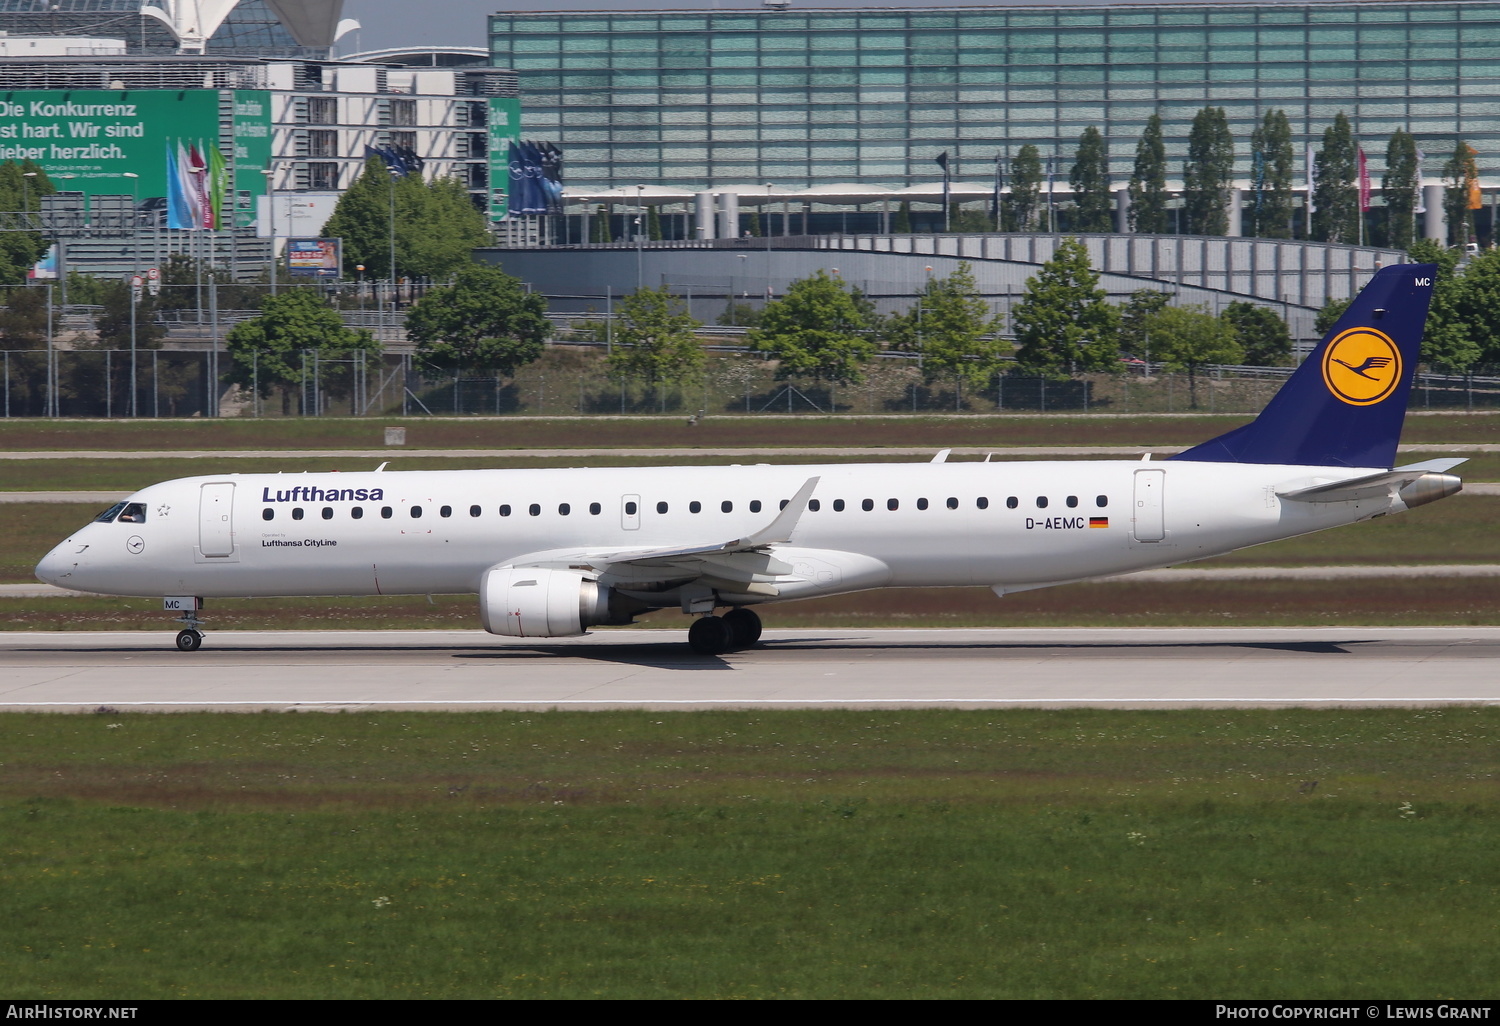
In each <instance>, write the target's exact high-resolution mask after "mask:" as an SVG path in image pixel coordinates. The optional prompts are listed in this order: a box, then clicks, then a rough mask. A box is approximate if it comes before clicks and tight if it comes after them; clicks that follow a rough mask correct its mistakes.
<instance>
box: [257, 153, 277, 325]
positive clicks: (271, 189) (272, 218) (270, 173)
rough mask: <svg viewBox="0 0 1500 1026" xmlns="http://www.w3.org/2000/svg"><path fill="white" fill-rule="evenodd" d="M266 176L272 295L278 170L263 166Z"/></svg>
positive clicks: (274, 293) (268, 259) (267, 227)
mask: <svg viewBox="0 0 1500 1026" xmlns="http://www.w3.org/2000/svg"><path fill="white" fill-rule="evenodd" d="M260 173H261V174H263V175H265V176H266V235H267V236H269V237H270V240H271V246H270V253H269V255H268V256H267V257H266V275H267V277H268V278H269V279H270V282H271V295H273V296H274V295H276V171H275V169H274V168H269V167H267V168H261V172H260Z"/></svg>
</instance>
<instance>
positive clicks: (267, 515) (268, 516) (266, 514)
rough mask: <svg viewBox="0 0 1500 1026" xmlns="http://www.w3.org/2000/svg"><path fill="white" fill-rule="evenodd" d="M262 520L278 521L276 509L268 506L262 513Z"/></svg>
mask: <svg viewBox="0 0 1500 1026" xmlns="http://www.w3.org/2000/svg"><path fill="white" fill-rule="evenodd" d="M260 518H261V519H262V520H275V519H276V511H275V510H274V509H272V508H271V507H270V506H267V507H266V508H265V509H263V510H261V511H260Z"/></svg>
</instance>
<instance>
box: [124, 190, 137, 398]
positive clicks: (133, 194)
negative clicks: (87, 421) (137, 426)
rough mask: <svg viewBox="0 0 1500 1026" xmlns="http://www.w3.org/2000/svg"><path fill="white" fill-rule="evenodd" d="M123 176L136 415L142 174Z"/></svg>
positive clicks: (132, 379) (131, 361) (131, 380)
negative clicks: (126, 185) (126, 191)
mask: <svg viewBox="0 0 1500 1026" xmlns="http://www.w3.org/2000/svg"><path fill="white" fill-rule="evenodd" d="M122 177H125V178H129V179H130V198H131V204H130V416H131V417H134V416H135V415H136V393H137V392H139V391H140V383H139V381H137V379H136V362H135V352H136V342H135V317H136V309H135V308H136V306H137V305H139V303H140V286H139V285H138V284H137V282H139V281H140V280H141V254H140V248H139V247H138V246H136V232H135V227H136V226H135V220H136V217H137V216H139V214H140V209H141V182H140V178H141V176H140V175H138V174H136V173H135V172H134V171H125V172H123V173H122Z"/></svg>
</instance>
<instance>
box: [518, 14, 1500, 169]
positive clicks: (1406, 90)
mask: <svg viewBox="0 0 1500 1026" xmlns="http://www.w3.org/2000/svg"><path fill="white" fill-rule="evenodd" d="M489 32H490V50H491V63H492V64H493V65H494V66H496V67H508V68H514V69H515V70H516V71H518V72H519V73H520V82H521V95H522V97H523V101H522V102H523V109H524V113H523V129H522V130H523V133H524V134H525V135H526V136H527V137H530V138H536V139H547V140H553V141H556V142H557V143H558V144H559V145H560V146H561V147H562V148H563V150H564V151H565V153H566V157H567V170H568V184H569V185H570V186H582V187H597V188H617V187H620V186H630V185H636V184H660V185H673V186H680V187H683V188H689V189H697V188H705V187H708V186H715V185H730V184H748V183H773V184H775V185H776V186H778V187H784V188H809V187H813V186H818V185H830V184H834V183H858V184H864V185H880V186H888V187H896V188H900V187H905V186H911V185H919V184H923V183H927V182H931V181H934V180H935V179H937V178H938V177H939V176H940V175H941V172H940V171H939V170H938V169H937V167H936V166H935V165H934V163H933V159H934V158H935V157H936V156H937V155H938V154H939V153H941V152H943V151H947V152H948V153H949V154H950V156H951V157H952V158H953V160H954V161H955V163H956V165H957V169H956V173H955V178H959V179H965V180H969V181H980V182H982V181H985V180H987V179H988V178H989V177H990V175H991V174H992V169H993V166H994V162H995V159H996V157H997V156H1001V157H1007V156H1011V155H1014V153H1015V152H1016V151H1017V150H1019V149H1020V147H1021V146H1022V145H1024V144H1026V143H1032V144H1034V145H1036V146H1037V147H1038V149H1040V150H1041V152H1042V154H1043V157H1044V158H1046V157H1048V156H1053V155H1055V156H1056V157H1057V159H1058V164H1057V166H1058V170H1059V174H1062V175H1066V172H1067V168H1068V167H1069V166H1070V165H1071V163H1072V160H1073V154H1074V151H1075V150H1076V148H1077V144H1078V137H1079V135H1080V134H1081V133H1082V132H1083V130H1084V128H1086V127H1088V126H1089V125H1094V126H1097V127H1098V128H1099V129H1100V131H1102V132H1103V133H1104V135H1105V137H1106V139H1107V140H1108V145H1109V154H1110V168H1111V172H1112V174H1113V176H1114V177H1115V179H1116V181H1117V183H1118V184H1123V183H1124V181H1125V180H1126V179H1127V178H1128V177H1129V174H1130V169H1131V164H1132V161H1133V158H1134V153H1135V145H1136V140H1137V138H1138V137H1139V136H1140V134H1141V132H1142V130H1143V129H1144V127H1145V124H1146V119H1147V118H1148V117H1149V116H1150V115H1151V114H1152V113H1153V112H1156V113H1160V114H1161V116H1162V118H1163V121H1164V127H1165V132H1166V145H1167V156H1168V161H1169V167H1171V168H1172V169H1173V176H1174V177H1175V174H1176V173H1177V172H1178V171H1179V170H1180V168H1181V161H1182V158H1183V157H1184V156H1185V154H1186V150H1187V134H1188V129H1189V127H1190V125H1191V122H1192V118H1193V115H1194V114H1195V113H1196V112H1197V111H1198V110H1199V109H1200V108H1202V107H1203V106H1205V105H1211V106H1214V107H1222V108H1224V109H1225V111H1226V113H1227V115H1228V118H1229V124H1230V128H1231V131H1232V132H1233V133H1234V136H1235V141H1236V150H1237V153H1238V155H1239V164H1240V174H1241V175H1242V176H1243V177H1246V178H1248V177H1249V173H1250V158H1249V155H1248V154H1249V144H1250V133H1251V131H1252V129H1253V128H1254V126H1255V124H1256V123H1257V122H1258V120H1259V118H1260V117H1261V115H1262V114H1263V113H1264V112H1265V111H1267V110H1270V109H1273V108H1280V109H1282V110H1284V111H1286V114H1287V117H1288V118H1289V119H1290V121H1291V125H1292V130H1293V132H1294V133H1296V143H1297V146H1298V152H1299V153H1301V152H1302V151H1303V150H1304V149H1305V146H1306V143H1307V142H1308V141H1311V142H1313V143H1314V144H1317V143H1320V142H1321V138H1322V133H1323V130H1324V129H1325V128H1327V127H1328V125H1329V124H1330V123H1331V122H1332V120H1333V118H1334V116H1335V115H1336V114H1337V113H1338V112H1340V111H1343V112H1344V113H1345V114H1346V115H1347V116H1348V117H1349V118H1350V119H1351V121H1352V122H1353V124H1354V128H1355V131H1356V132H1357V133H1358V134H1359V136H1360V139H1361V142H1362V145H1363V146H1364V148H1365V150H1366V151H1367V152H1368V154H1369V156H1370V160H1371V170H1372V173H1373V174H1375V175H1376V176H1377V178H1378V175H1379V174H1380V172H1381V171H1382V170H1383V168H1384V155H1385V145H1386V140H1387V138H1388V137H1389V135H1390V133H1391V132H1393V131H1394V130H1396V129H1398V128H1404V129H1407V130H1408V131H1410V132H1411V133H1412V134H1413V135H1415V136H1416V138H1417V144H1418V146H1420V147H1421V148H1422V149H1424V150H1425V151H1426V153H1427V154H1428V161H1427V164H1426V165H1425V168H1426V171H1427V173H1428V175H1429V176H1434V175H1436V174H1437V172H1438V169H1439V168H1440V167H1441V163H1442V161H1443V160H1445V159H1446V158H1447V157H1448V156H1449V155H1450V154H1451V153H1452V152H1453V146H1454V143H1455V140H1456V139H1458V138H1460V137H1461V138H1463V139H1465V140H1466V141H1468V142H1469V144H1470V145H1472V146H1473V147H1474V148H1475V149H1476V150H1478V151H1479V163H1480V170H1481V173H1483V172H1484V171H1485V170H1486V164H1487V163H1489V162H1491V161H1493V160H1494V155H1496V154H1497V153H1500V3H1441V2H1431V0H1428V2H1421V3H1328V2H1323V3H1317V4H1277V3H1268V4H1254V5H1251V4H1244V5H1238V4H1215V5H1198V6H1184V5H1161V6H1118V7H1102V6H1101V7H1020V6H1016V7H968V8H953V9H946V10H945V9H938V8H923V9H911V10H899V9H882V10H871V11H858V10H850V9H838V10H833V9H824V10H807V9H803V10H796V9H790V10H786V11H770V10H766V11H734V12H729V11H711V12H699V11H681V12H678V11H660V12H657V11H643V12H633V13H623V12H580V13H569V14H558V13H538V14H497V15H494V16H492V17H491V18H490V20H489ZM1300 165H1301V160H1300V159H1299V161H1298V166H1299V173H1300ZM1377 184H1378V182H1377Z"/></svg>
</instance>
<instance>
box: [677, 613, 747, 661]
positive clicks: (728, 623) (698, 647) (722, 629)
mask: <svg viewBox="0 0 1500 1026" xmlns="http://www.w3.org/2000/svg"><path fill="white" fill-rule="evenodd" d="M759 640H760V617H759V616H756V615H755V613H754V612H752V611H751V610H749V609H731V610H730V611H729V612H727V613H725V614H724V615H723V616H702V617H699V618H698V619H696V620H694V621H693V626H692V627H690V628H688V647H689V648H691V649H692V650H693V651H694V652H697V653H698V654H699V655H723V654H724V653H725V652H733V651H738V650H739V649H742V648H749V647H750V646H751V645H753V644H755V643H756V642H757V641H759Z"/></svg>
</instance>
